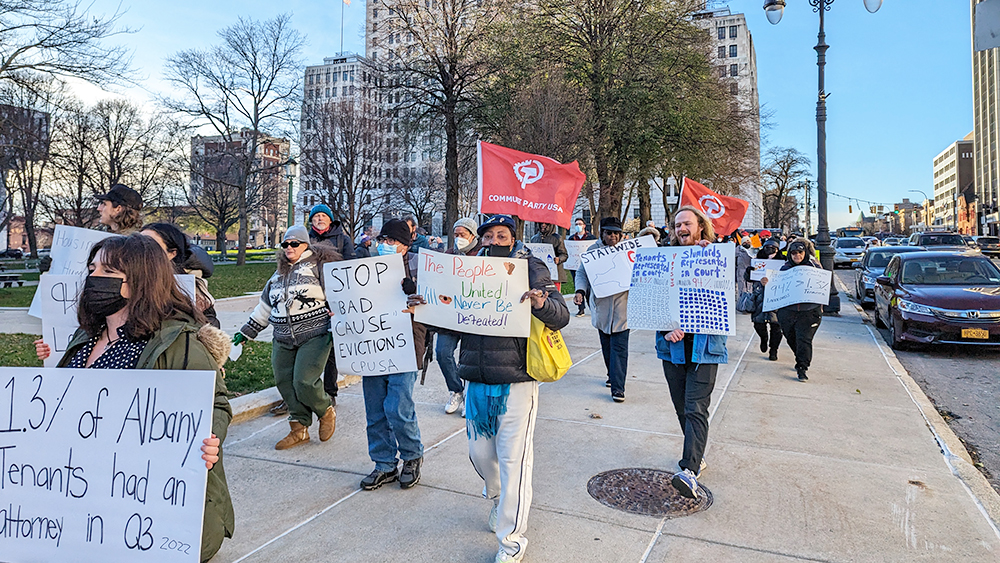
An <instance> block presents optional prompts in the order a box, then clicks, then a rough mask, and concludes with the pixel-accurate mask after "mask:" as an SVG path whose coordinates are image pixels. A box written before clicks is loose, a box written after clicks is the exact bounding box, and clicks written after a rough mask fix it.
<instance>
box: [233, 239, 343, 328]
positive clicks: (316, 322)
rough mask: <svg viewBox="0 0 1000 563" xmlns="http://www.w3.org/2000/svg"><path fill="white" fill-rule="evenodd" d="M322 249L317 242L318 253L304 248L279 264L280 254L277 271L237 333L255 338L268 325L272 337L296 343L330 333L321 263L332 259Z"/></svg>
mask: <svg viewBox="0 0 1000 563" xmlns="http://www.w3.org/2000/svg"><path fill="white" fill-rule="evenodd" d="M323 250H324V249H320V248H319V245H317V252H313V250H306V251H305V252H303V253H302V256H301V257H300V258H299V260H298V262H295V263H294V264H287V263H285V264H281V262H280V260H281V258H283V257H281V258H279V266H278V271H276V272H275V273H274V275H273V276H271V279H269V280H268V281H267V284H266V285H265V286H264V291H262V292H261V294H260V302H259V303H257V307H256V308H255V309H254V310H253V312H252V313H250V320H248V321H247V323H246V324H245V325H243V328H241V329H240V332H242V333H243V334H245V335H246V336H247V337H249V338H256V337H257V334H258V333H260V331H262V330H264V329H265V328H267V326H268V325H269V324H270V325H272V326H273V327H274V340H276V341H278V342H281V343H282V344H291V345H296V346H297V345H300V344H302V343H304V342H305V341H307V340H309V339H310V338H314V337H316V336H321V335H323V334H324V333H326V332H329V331H330V314H329V309H328V308H327V306H326V294H325V292H324V291H323V283H322V275H323V274H322V268H323V266H322V264H323V262H328V261H331V260H329V259H327V258H329V257H328V256H326V255H325V254H327V253H326V252H324V251H323ZM282 266H285V267H282ZM282 270H286V271H285V272H284V273H282Z"/></svg>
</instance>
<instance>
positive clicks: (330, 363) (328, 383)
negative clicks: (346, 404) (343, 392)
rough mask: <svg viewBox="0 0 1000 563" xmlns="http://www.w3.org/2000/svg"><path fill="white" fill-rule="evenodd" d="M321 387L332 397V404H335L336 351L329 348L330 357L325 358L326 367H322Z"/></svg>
mask: <svg viewBox="0 0 1000 563" xmlns="http://www.w3.org/2000/svg"><path fill="white" fill-rule="evenodd" d="M323 389H324V390H325V391H326V394H327V395H329V396H330V398H331V399H333V404H334V405H336V404H337V390H338V388H337V352H336V350H330V357H329V358H327V359H326V367H325V368H323Z"/></svg>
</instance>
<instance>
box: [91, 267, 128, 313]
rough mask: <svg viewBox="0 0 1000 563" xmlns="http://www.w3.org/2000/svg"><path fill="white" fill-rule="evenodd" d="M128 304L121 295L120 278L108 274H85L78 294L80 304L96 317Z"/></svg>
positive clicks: (120, 308)
mask: <svg viewBox="0 0 1000 563" xmlns="http://www.w3.org/2000/svg"><path fill="white" fill-rule="evenodd" d="M127 304H128V299H126V298H124V297H122V279H121V278H112V277H108V276H87V281H86V282H85V283H84V284H83V293H82V294H81V295H80V305H81V306H83V307H84V308H85V309H86V310H88V311H90V312H91V313H93V314H95V315H97V316H98V317H107V316H108V315H113V314H115V313H117V312H118V311H121V310H122V309H124V308H125V306H126V305H127Z"/></svg>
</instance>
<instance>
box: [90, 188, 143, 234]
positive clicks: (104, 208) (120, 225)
mask: <svg viewBox="0 0 1000 563" xmlns="http://www.w3.org/2000/svg"><path fill="white" fill-rule="evenodd" d="M96 199H97V201H98V203H97V214H98V221H99V222H100V224H101V225H104V226H105V227H106V228H107V229H108V230H109V231H111V232H112V233H115V234H116V235H130V234H132V233H134V232H137V231H138V230H139V226H140V225H142V196H140V195H139V192H137V191H135V190H133V189H132V188H130V187H128V186H126V185H124V184H115V185H113V186H111V189H110V190H108V193H106V194H101V195H98V196H97V198H96Z"/></svg>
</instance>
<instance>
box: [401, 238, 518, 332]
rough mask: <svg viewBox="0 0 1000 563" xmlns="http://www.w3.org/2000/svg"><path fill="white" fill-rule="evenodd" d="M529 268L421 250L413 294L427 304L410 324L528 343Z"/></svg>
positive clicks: (514, 260)
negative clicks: (527, 298)
mask: <svg viewBox="0 0 1000 563" xmlns="http://www.w3.org/2000/svg"><path fill="white" fill-rule="evenodd" d="M526 291H528V262H527V260H523V259H518V258H487V257H485V256H459V255H451V254H441V253H440V252H433V251H430V250H427V249H426V248H421V249H420V256H419V263H418V266H417V293H419V294H420V295H422V296H423V297H424V299H425V300H426V301H427V304H426V305H420V306H418V307H417V308H416V310H415V316H414V320H416V321H417V322H421V323H424V324H427V325H431V326H436V327H441V328H448V329H451V330H455V331H458V332H468V333H473V334H482V335H486V336H511V337H521V338H527V337H528V335H529V334H531V301H530V300H525V301H524V302H523V303H521V302H520V300H521V296H522V295H524V293H525V292H526Z"/></svg>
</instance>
